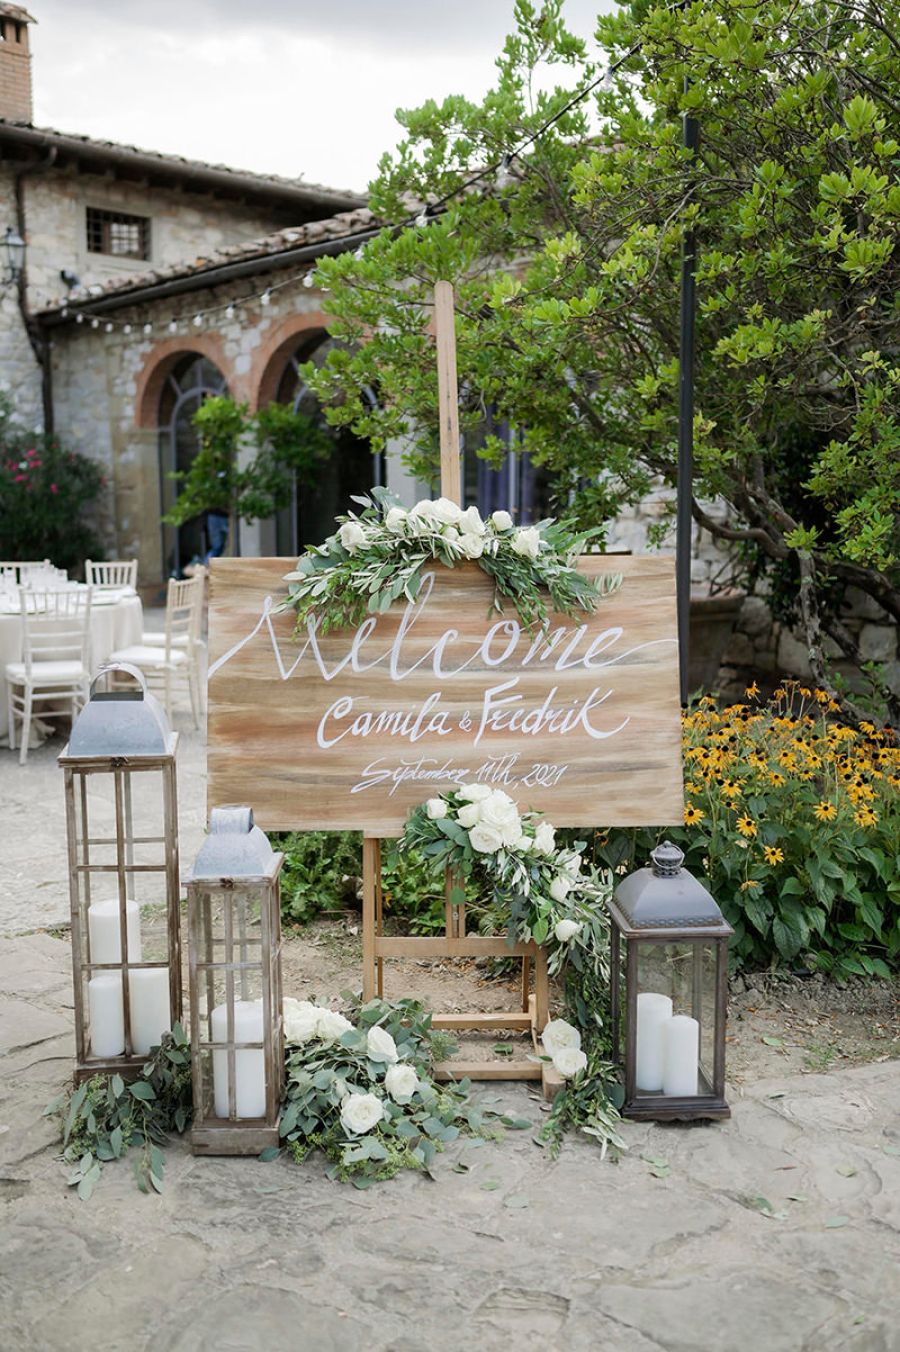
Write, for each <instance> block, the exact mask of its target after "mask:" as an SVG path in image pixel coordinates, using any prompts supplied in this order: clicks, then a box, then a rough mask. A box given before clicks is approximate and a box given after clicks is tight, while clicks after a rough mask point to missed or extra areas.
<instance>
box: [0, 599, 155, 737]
mask: <svg viewBox="0 0 900 1352" xmlns="http://www.w3.org/2000/svg"><path fill="white" fill-rule="evenodd" d="M143 628H144V611H143V607H142V605H141V599H140V597H139V596H137V595H136V594H135V592H133V591H132V590H131V589H130V588H126V589H124V590H121V591H109V592H103V591H98V590H97V589H96V588H95V589H94V595H93V597H92V598H91V672H92V674H94V673H96V672H97V671H98V670H99V668H100V667H102V666H103V664H104V662H106V661H107V659H108V658H109V655H110V653H113V652H115V651H116V649H117V648H127V647H130V646H131V644H133V643H140V641H141V634H142V632H143ZM21 660H22V616H21V613H20V611H19V605H18V601H17V600H11V599H8V598H0V745H4V746H8V745H9V727H8V725H7V700H6V675H5V673H6V664H7V662H21ZM38 717H39V716H38ZM37 722H38V719H37V718H36V719H35V721H34V723H32V729H33V731H32V736H31V738H30V745H32V746H35V745H37V743H38V742H39V740H40V737H39V736H37V737H36V736H35V732H38V733H39V732H40V729H39V728H38V727H37Z"/></svg>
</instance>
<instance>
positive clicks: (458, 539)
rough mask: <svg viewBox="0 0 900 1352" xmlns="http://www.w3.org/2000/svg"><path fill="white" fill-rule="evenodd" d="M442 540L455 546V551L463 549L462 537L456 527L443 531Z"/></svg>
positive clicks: (448, 527)
mask: <svg viewBox="0 0 900 1352" xmlns="http://www.w3.org/2000/svg"><path fill="white" fill-rule="evenodd" d="M441 539H442V540H445V541H446V542H447V544H448V545H453V547H454V548H455V549H461V548H462V536H461V535H460V533H459V531H458V530H457V529H456V527H455V526H445V527H444V529H443V530H442V531H441Z"/></svg>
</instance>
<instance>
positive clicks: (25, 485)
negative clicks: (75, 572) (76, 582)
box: [0, 394, 106, 568]
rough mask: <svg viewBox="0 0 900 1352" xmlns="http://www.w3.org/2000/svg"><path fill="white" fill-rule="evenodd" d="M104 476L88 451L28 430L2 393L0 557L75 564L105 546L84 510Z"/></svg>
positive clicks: (101, 553) (97, 554)
mask: <svg viewBox="0 0 900 1352" xmlns="http://www.w3.org/2000/svg"><path fill="white" fill-rule="evenodd" d="M105 482H106V480H105V478H104V476H103V471H102V470H101V468H100V466H99V465H97V464H96V463H95V462H94V461H93V460H89V459H88V458H87V457H86V456H83V455H77V454H76V453H75V452H74V451H65V450H63V449H62V447H60V446H59V445H57V443H56V442H54V441H52V440H50V439H49V438H46V437H43V436H34V435H30V436H26V435H25V433H24V430H23V429H21V428H20V427H18V426H17V424H16V423H15V421H14V420H13V417H12V413H11V406H10V403H9V400H8V397H7V396H5V395H3V394H0V558H3V559H14V560H30V559H50V560H51V562H52V563H55V564H56V566H57V567H58V568H75V567H77V566H78V565H80V564H81V563H82V562H83V561H84V559H86V558H94V559H98V558H103V556H104V550H103V546H102V544H101V543H100V541H99V539H98V537H97V535H96V532H95V531H94V529H93V527H92V526H91V525H90V524H89V523H88V522H87V521H86V520H85V516H84V514H85V511H86V510H87V509H88V508H89V507H90V505H91V504H92V503H93V502H94V501H95V499H96V498H97V495H98V493H99V492H100V490H101V488H102V487H103V486H104V484H105Z"/></svg>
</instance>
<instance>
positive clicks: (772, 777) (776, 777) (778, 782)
mask: <svg viewBox="0 0 900 1352" xmlns="http://www.w3.org/2000/svg"><path fill="white" fill-rule="evenodd" d="M768 780H769V783H770V784H774V785H775V788H776V789H780V788H781V786H782V784H786V783H787V780H786V779H785V777H784V775H780V774H779V773H778V771H777V770H770V771H769V774H768Z"/></svg>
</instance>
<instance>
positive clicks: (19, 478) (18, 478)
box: [13, 474, 26, 484]
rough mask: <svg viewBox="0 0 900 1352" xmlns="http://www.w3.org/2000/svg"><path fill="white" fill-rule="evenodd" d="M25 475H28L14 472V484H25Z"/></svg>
mask: <svg viewBox="0 0 900 1352" xmlns="http://www.w3.org/2000/svg"><path fill="white" fill-rule="evenodd" d="M25 477H26V476H25V475H24V474H14V475H13V483H14V484H23V483H24V482H25Z"/></svg>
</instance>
